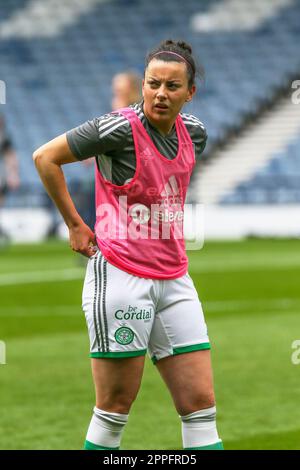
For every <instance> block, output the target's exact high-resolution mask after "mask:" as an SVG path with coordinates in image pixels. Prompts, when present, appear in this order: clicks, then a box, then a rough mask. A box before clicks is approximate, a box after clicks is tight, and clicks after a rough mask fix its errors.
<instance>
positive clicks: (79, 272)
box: [0, 268, 85, 286]
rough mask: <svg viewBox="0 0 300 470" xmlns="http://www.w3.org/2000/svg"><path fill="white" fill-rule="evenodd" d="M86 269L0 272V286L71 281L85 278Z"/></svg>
mask: <svg viewBox="0 0 300 470" xmlns="http://www.w3.org/2000/svg"><path fill="white" fill-rule="evenodd" d="M84 274H85V269H83V268H71V269H61V270H55V271H32V272H30V271H29V272H24V273H10V274H0V286H10V285H15V284H34V283H41V282H56V281H71V280H73V279H82V280H83V278H84Z"/></svg>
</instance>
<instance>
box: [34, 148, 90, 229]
mask: <svg viewBox="0 0 300 470" xmlns="http://www.w3.org/2000/svg"><path fill="white" fill-rule="evenodd" d="M34 162H35V166H36V168H37V171H38V173H39V175H40V178H41V180H42V182H43V184H44V186H45V189H46V191H47V193H48V194H49V196H50V197H51V199H52V200H53V202H54V203H55V205H56V207H57V208H58V210H59V212H60V213H61V215H62V217H63V219H64V221H65V223H66V225H67V226H68V227H69V228H71V227H75V226H76V225H79V224H80V223H82V222H83V221H82V219H81V217H80V215H79V214H78V212H77V210H76V208H75V205H74V203H73V201H72V198H71V196H70V193H69V191H68V188H67V184H66V180H65V177H64V174H63V171H62V168H61V166H60V165H58V164H57V163H53V162H52V161H50V160H49V159H47V157H46V156H45V155H43V154H36V155H34Z"/></svg>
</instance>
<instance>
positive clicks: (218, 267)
mask: <svg viewBox="0 0 300 470" xmlns="http://www.w3.org/2000/svg"><path fill="white" fill-rule="evenodd" d="M284 268H300V259H299V258H297V257H294V258H292V257H287V258H286V259H284V258H281V259H277V260H276V259H270V258H269V259H267V258H264V257H262V258H260V259H255V258H253V257H251V255H249V256H247V257H245V259H244V260H241V259H236V260H234V259H232V258H231V259H230V258H226V259H222V260H220V259H218V260H210V261H207V260H205V261H201V260H199V261H197V262H195V261H192V262H190V264H189V271H190V272H191V274H193V273H195V274H198V273H203V274H205V273H213V272H216V273H217V272H226V271H266V270H274V269H284ZM84 275H85V268H69V269H60V270H53V271H28V272H22V273H8V274H0V287H1V286H9V285H17V284H34V283H41V282H55V281H70V280H75V279H82V280H83V279H84Z"/></svg>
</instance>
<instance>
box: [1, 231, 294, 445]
mask: <svg viewBox="0 0 300 470" xmlns="http://www.w3.org/2000/svg"><path fill="white" fill-rule="evenodd" d="M299 245H300V242H299V241H297V240H294V241H292V240H255V239H253V240H247V241H243V242H223V243H221V242H218V243H217V242H215V243H213V242H210V243H209V242H207V243H206V244H205V246H204V248H203V249H202V250H201V251H194V252H193V251H191V252H189V258H190V274H191V276H192V277H193V279H194V282H195V285H196V287H197V290H198V293H199V296H200V299H201V300H202V303H203V308H204V312H205V316H206V321H207V324H208V329H209V335H210V339H211V343H212V358H213V367H214V377H215V389H216V397H217V409H218V429H219V433H220V436H221V437H222V439H223V441H224V446H225V448H226V449H299V450H300V407H299V394H300V365H298V366H297V365H294V364H293V363H292V361H291V356H292V353H293V349H292V342H293V341H294V340H296V339H300V287H299V286H300V283H299V279H300V250H299ZM79 259H80V255H76V254H74V253H72V252H71V251H70V249H69V247H68V245H67V244H66V243H62V242H56V241H53V242H49V243H45V244H40V245H27V246H25V245H24V246H21V245H18V246H10V247H8V249H6V250H4V249H2V250H0V340H2V341H4V342H5V344H6V362H7V363H6V364H5V365H0V406H1V413H0V449H81V448H82V446H83V442H84V439H85V434H86V430H87V427H88V424H89V421H90V418H91V411H92V407H93V406H94V391H93V385H92V379H91V374H90V365H89V359H88V352H89V351H88V347H89V344H88V336H87V330H86V325H85V319H84V316H83V313H82V312H81V287H82V282H83V276H84V268H83V267H82V265H81V264H80V262H79ZM158 397H159V399H158ZM180 433H181V430H180V420H179V418H178V416H177V413H176V411H175V409H174V407H173V405H172V402H171V399H170V397H169V394H168V392H167V390H166V389H165V386H164V385H163V383H162V380H161V379H160V377H159V375H158V373H157V371H156V368H155V366H153V365H152V363H151V362H150V361H149V360H148V359H147V364H146V368H145V373H144V378H143V384H142V388H141V391H140V393H139V397H138V399H137V401H136V402H135V404H134V405H133V408H132V412H131V414H130V418H129V423H128V426H127V428H126V430H125V433H124V439H123V443H122V448H123V449H180V448H181V436H180Z"/></svg>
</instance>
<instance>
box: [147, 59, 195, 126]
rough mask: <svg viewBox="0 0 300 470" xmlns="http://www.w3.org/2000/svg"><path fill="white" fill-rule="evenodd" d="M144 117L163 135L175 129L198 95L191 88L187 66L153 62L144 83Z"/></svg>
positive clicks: (180, 63)
mask: <svg viewBox="0 0 300 470" xmlns="http://www.w3.org/2000/svg"><path fill="white" fill-rule="evenodd" d="M142 89H143V97H144V113H145V116H146V117H147V118H148V119H149V121H150V122H151V123H152V124H153V125H154V126H155V127H157V128H158V129H159V130H160V131H161V132H162V133H164V134H167V133H168V132H170V130H171V129H172V127H173V124H174V122H175V120H176V117H177V115H178V113H179V112H180V111H181V108H182V106H183V105H184V103H186V102H187V101H190V100H191V99H192V97H193V95H194V93H195V91H196V87H195V86H194V85H193V86H192V88H191V89H189V86H188V74H187V66H186V64H185V63H184V62H175V61H171V62H165V61H163V60H157V59H152V60H151V62H150V63H149V64H148V67H147V69H146V71H145V78H144V80H143V87H142Z"/></svg>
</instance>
